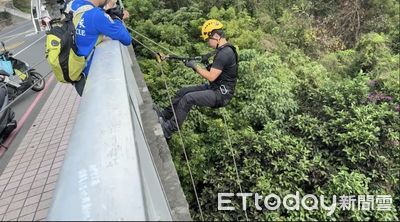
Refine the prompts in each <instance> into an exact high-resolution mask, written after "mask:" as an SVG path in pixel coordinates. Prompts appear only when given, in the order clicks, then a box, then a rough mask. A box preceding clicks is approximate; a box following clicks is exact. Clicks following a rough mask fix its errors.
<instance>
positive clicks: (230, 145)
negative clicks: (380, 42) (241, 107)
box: [128, 27, 249, 221]
mask: <svg viewBox="0 0 400 222" xmlns="http://www.w3.org/2000/svg"><path fill="white" fill-rule="evenodd" d="M128 29H129V30H131V31H133V32H135V33H137V34H138V35H140V36H142V37H143V38H145V39H147V40H148V41H150V42H152V43H153V44H155V45H157V46H159V47H160V48H162V49H164V50H165V51H167V52H169V53H170V54H175V53H173V52H172V51H170V50H169V49H167V48H165V47H164V46H162V45H160V44H158V43H156V42H155V41H153V40H152V39H150V38H148V37H146V36H145V35H143V34H141V33H139V32H138V31H136V30H134V29H132V28H130V27H128ZM132 39H134V40H135V41H136V42H138V43H139V44H140V45H142V46H143V47H145V48H146V49H148V50H149V51H151V52H152V53H154V54H155V55H157V53H156V52H155V51H154V50H152V49H150V48H149V47H148V46H146V45H145V44H143V43H142V42H140V41H139V40H137V39H136V38H134V37H132ZM158 64H159V67H160V70H161V76H162V78H163V81H164V85H165V88H166V90H167V94H168V98H169V102H170V105H171V108H172V112H173V114H174V118H175V123H176V125H177V127H178V132H179V136H180V140H181V143H182V148H183V152H184V155H185V159H186V164H187V167H188V169H189V174H190V178H191V180H192V185H193V189H194V192H195V195H196V200H197V204H198V206H199V210H200V215H201V218H202V220H203V221H204V217H203V212H202V209H201V205H200V202H199V197H198V194H197V191H196V187H195V184H194V179H193V175H192V171H191V168H190V165H189V159H188V156H187V152H186V149H185V144H184V142H183V136H182V133H181V130H180V127H179V124H178V121H177V118H176V113H175V108H174V106H173V103H172V99H171V95H170V94H169V90H168V84H167V81H166V79H165V78H164V77H165V76H164V70H163V68H162V66H161V63H158ZM225 112H226V109H225V108H223V113H222V116H223V118H224V127H225V132H226V134H227V137H228V145H229V149H230V151H231V155H232V159H233V164H234V166H235V172H236V178H237V183H238V186H239V190H240V192H241V193H243V189H242V185H241V183H240V176H239V170H238V167H237V164H236V159H235V154H234V152H233V146H232V141H231V138H230V135H229V130H228V126H227V121H226V115H225ZM244 213H245V217H246V220H247V221H249V217H248V215H247V211H245V212H244Z"/></svg>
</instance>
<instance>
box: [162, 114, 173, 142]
mask: <svg viewBox="0 0 400 222" xmlns="http://www.w3.org/2000/svg"><path fill="white" fill-rule="evenodd" d="M159 120H160V124H161V129H162V131H163V133H164V137H165V139H166V140H170V139H171V137H172V131H171V130H170V129H168V127H167V123H166V122H165V121H164V119H163V118H161V117H160V118H159Z"/></svg>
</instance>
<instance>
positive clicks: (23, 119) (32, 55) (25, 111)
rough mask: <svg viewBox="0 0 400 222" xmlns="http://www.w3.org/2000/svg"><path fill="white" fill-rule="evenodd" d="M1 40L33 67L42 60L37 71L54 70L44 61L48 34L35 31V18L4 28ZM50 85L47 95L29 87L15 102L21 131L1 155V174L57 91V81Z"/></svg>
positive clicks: (16, 55)
mask: <svg viewBox="0 0 400 222" xmlns="http://www.w3.org/2000/svg"><path fill="white" fill-rule="evenodd" d="M0 41H3V42H4V43H5V44H6V48H7V49H8V50H10V51H11V52H12V53H13V54H14V56H15V57H16V58H18V59H20V60H23V61H25V62H27V63H28V64H29V65H31V66H33V65H35V64H38V63H40V62H42V63H40V64H39V65H37V66H36V70H37V71H38V72H39V73H41V74H42V75H46V74H48V73H49V72H50V68H49V66H48V64H47V61H46V60H44V59H45V55H44V51H45V48H44V45H45V34H44V33H43V32H42V33H37V34H35V33H34V29H33V24H32V22H31V21H27V20H24V21H22V22H19V23H16V24H14V25H12V26H11V27H6V28H4V29H3V30H1V31H0ZM0 47H1V46H0ZM51 75H52V74H51V73H50V74H49V75H48V76H47V78H46V80H47V81H46V84H48V83H49V81H48V80H49V77H50V76H51ZM48 85H49V86H48V87H46V91H45V92H44V93H42V94H43V95H39V93H37V92H34V91H32V90H29V91H28V92H27V93H26V94H25V95H24V96H23V97H22V98H20V99H19V100H17V101H15V102H14V103H13V105H12V109H13V110H14V112H15V118H16V120H17V121H18V124H19V126H20V130H19V131H18V133H17V134H16V136H15V138H13V139H12V140H10V139H9V142H10V145H9V149H8V150H7V151H6V152H5V153H4V155H2V156H0V174H1V172H2V171H3V170H4V168H5V166H6V165H7V163H8V161H9V160H10V158H11V157H12V155H13V154H14V152H15V149H16V148H17V147H18V144H19V143H20V142H21V140H22V139H23V137H24V135H25V134H26V132H27V130H28V129H29V127H30V126H31V125H32V123H33V121H34V120H35V118H36V116H37V114H38V113H39V111H40V109H41V107H42V106H43V104H44V102H45V101H46V99H47V98H48V96H49V95H50V93H51V91H52V90H53V88H54V86H55V81H51V82H50V84H48ZM17 129H18V128H17ZM11 138H12V137H11Z"/></svg>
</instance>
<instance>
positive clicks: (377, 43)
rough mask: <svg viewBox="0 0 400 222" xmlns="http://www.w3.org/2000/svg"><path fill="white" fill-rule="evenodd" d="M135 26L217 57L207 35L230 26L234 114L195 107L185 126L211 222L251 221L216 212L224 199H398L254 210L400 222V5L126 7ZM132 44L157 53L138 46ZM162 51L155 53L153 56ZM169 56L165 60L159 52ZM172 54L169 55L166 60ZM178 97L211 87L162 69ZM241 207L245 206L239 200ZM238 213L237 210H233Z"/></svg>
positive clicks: (190, 51) (158, 97)
mask: <svg viewBox="0 0 400 222" xmlns="http://www.w3.org/2000/svg"><path fill="white" fill-rule="evenodd" d="M124 4H125V6H126V7H127V8H128V9H129V11H130V13H131V19H130V22H129V23H128V24H129V25H130V26H132V27H133V28H134V29H136V30H137V31H139V32H141V33H143V34H145V35H146V36H148V37H150V38H152V39H153V40H155V41H156V42H159V43H161V44H162V45H163V46H165V47H167V48H169V49H171V50H172V51H173V52H175V53H176V54H178V55H199V54H204V53H206V52H208V51H210V50H211V49H209V48H207V45H206V44H205V43H204V42H202V41H201V39H200V38H199V36H200V29H199V28H200V27H201V25H202V23H203V22H204V21H205V20H206V19H209V18H216V19H219V20H221V21H222V22H223V24H224V25H225V30H226V33H227V36H228V37H229V41H230V42H232V43H233V44H234V45H236V46H237V47H238V48H239V56H240V65H239V70H240V72H239V78H238V85H237V89H236V94H235V97H234V99H233V100H232V102H231V103H230V104H229V105H228V106H227V107H226V109H225V110H224V109H208V108H196V109H194V110H192V112H191V113H190V115H189V117H188V119H187V120H186V122H185V124H184V126H183V130H182V133H183V138H184V143H185V147H186V150H187V151H188V156H189V163H190V166H191V169H192V171H193V176H194V180H195V185H196V188H197V191H198V193H199V197H200V203H201V206H202V210H203V212H204V216H205V219H206V220H244V219H245V215H244V212H243V211H241V210H236V211H218V210H217V206H218V204H217V194H218V193H222V192H234V193H236V192H240V191H239V187H238V185H237V182H236V172H235V169H234V165H233V160H232V156H231V153H230V148H229V146H228V142H229V141H228V138H227V136H226V131H225V129H224V121H223V116H222V115H223V113H224V114H225V115H226V118H227V121H228V126H227V127H228V131H229V134H230V138H231V141H232V146H233V149H234V154H235V158H236V162H237V165H238V169H239V175H240V178H241V184H242V187H243V192H254V193H259V194H261V195H263V196H265V195H267V194H271V193H275V194H277V195H278V196H280V197H284V196H285V195H286V194H290V193H292V194H294V193H295V192H296V191H298V192H299V193H300V196H304V195H305V194H317V195H325V196H326V197H329V198H330V197H332V195H337V196H340V195H366V194H369V195H379V194H382V195H391V196H392V198H393V204H392V206H393V207H392V210H391V211H378V210H376V209H375V210H370V211H360V210H355V211H342V210H340V209H339V208H337V209H336V211H335V213H334V214H333V215H331V216H328V215H327V212H325V211H323V210H314V211H307V210H305V209H303V208H300V209H301V210H299V211H288V210H285V209H284V208H283V207H281V208H279V209H278V210H276V211H272V212H267V211H257V210H256V209H255V207H254V205H251V206H250V209H249V210H248V215H249V218H250V219H251V220H285V221H287V220H318V221H320V220H399V218H400V207H399V206H400V182H399V180H400V175H399V173H400V135H399V131H400V117H399V113H400V83H399V81H400V76H399V66H400V62H399V60H400V55H399V52H400V34H399V2H398V1H396V0H383V1H382V0H365V1H364V0H363V1H361V0H343V1H337V0H297V1H294V0H264V1H255V0H235V1H233V0H221V1H210V0H174V1H158V0H125V2H124ZM134 36H135V37H136V38H138V39H140V40H141V41H143V42H145V43H146V44H148V45H151V43H150V42H148V41H146V40H145V39H143V38H140V36H137V35H134ZM154 49H156V46H154ZM156 50H162V49H156ZM136 51H137V54H138V58H139V62H140V65H141V69H142V71H143V73H144V75H145V80H146V82H147V85H148V87H149V88H150V91H151V94H152V97H153V98H154V100H155V101H156V102H157V103H159V104H161V105H163V106H167V105H168V98H167V92H166V89H165V88H164V85H163V81H164V79H163V76H162V75H161V72H160V69H159V66H158V65H157V62H156V61H155V60H154V58H153V56H152V54H151V53H150V52H149V51H148V50H147V49H145V48H143V47H141V46H138V47H137V49H136ZM162 52H164V53H167V52H165V51H162ZM162 67H163V69H164V72H165V76H166V78H167V82H168V85H169V87H170V92H169V93H170V94H171V95H174V93H175V92H176V91H177V90H178V89H179V88H181V87H182V86H184V85H191V84H198V83H202V82H204V80H202V79H201V78H200V77H198V75H196V74H194V73H193V71H192V70H191V69H188V68H186V67H184V65H183V64H182V63H178V62H163V63H162ZM169 145H170V148H171V153H172V155H173V158H174V162H175V166H176V168H177V170H178V174H179V176H180V180H181V183H182V186H183V189H184V191H185V194H186V197H187V199H188V202H189V204H190V209H191V213H192V216H193V217H194V219H196V220H199V219H201V218H200V213H199V209H198V206H197V202H196V198H195V196H194V191H193V187H192V185H191V181H190V176H189V172H188V168H187V166H186V162H185V158H184V155H183V150H182V146H181V143H180V138H179V136H178V135H175V136H174V137H173V138H172V140H171V141H170V142H169ZM235 200H239V199H235ZM233 204H234V205H235V207H236V209H239V208H240V206H241V204H240V202H239V201H233Z"/></svg>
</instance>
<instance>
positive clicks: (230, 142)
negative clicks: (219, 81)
mask: <svg viewBox="0 0 400 222" xmlns="http://www.w3.org/2000/svg"><path fill="white" fill-rule="evenodd" d="M225 112H226V109H225V107H223V113H222V117H223V118H224V125H225V132H226V135H227V136H228V145H229V150H230V151H231V154H232V159H233V164H234V166H235V171H236V178H237V183H238V185H239V190H240V193H243V189H242V185H241V184H240V177H239V171H238V167H237V165H236V159H235V154H234V153H233V147H232V141H231V137H230V135H229V130H228V127H227V123H226V117H225ZM244 215H245V217H246V220H247V221H249V217H248V216H247V211H244Z"/></svg>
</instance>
